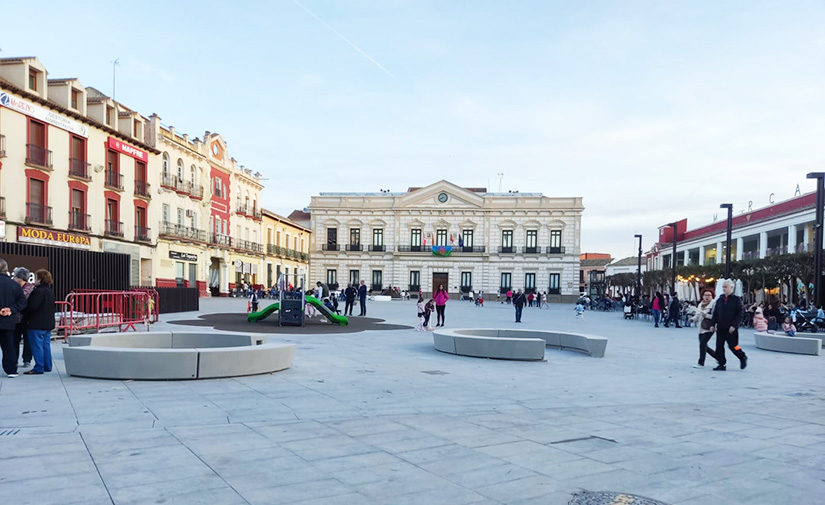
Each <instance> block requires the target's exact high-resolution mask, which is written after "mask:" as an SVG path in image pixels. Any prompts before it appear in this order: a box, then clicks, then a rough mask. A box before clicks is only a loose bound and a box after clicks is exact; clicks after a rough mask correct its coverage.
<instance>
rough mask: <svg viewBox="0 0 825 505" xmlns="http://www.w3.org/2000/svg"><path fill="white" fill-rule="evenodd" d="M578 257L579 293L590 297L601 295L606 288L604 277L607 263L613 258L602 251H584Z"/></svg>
mask: <svg viewBox="0 0 825 505" xmlns="http://www.w3.org/2000/svg"><path fill="white" fill-rule="evenodd" d="M579 259H580V260H581V263H580V264H579V294H586V295H587V296H589V297H591V298H598V297H600V296H603V295H604V294H605V291H606V288H607V286H606V284H605V279H604V278H605V275H606V272H607V265H608V264H609V263H610V262H611V261H613V258H612V257H611V256H610V255H609V254H604V253H584V254H582V255H581V256H580V257H579Z"/></svg>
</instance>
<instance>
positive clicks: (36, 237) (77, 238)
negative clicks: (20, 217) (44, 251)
mask: <svg viewBox="0 0 825 505" xmlns="http://www.w3.org/2000/svg"><path fill="white" fill-rule="evenodd" d="M17 241H18V242H28V243H30V244H41V245H56V246H60V247H73V248H75V249H91V248H92V239H90V238H89V237H87V236H85V235H75V234H74V233H65V232H62V231H52V230H41V229H38V228H28V227H26V226H18V227H17Z"/></svg>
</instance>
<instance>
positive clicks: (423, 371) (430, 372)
mask: <svg viewBox="0 0 825 505" xmlns="http://www.w3.org/2000/svg"><path fill="white" fill-rule="evenodd" d="M421 373H426V374H430V375H450V374H449V373H448V372H442V371H441V370H422V371H421Z"/></svg>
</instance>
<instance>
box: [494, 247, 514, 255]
mask: <svg viewBox="0 0 825 505" xmlns="http://www.w3.org/2000/svg"><path fill="white" fill-rule="evenodd" d="M498 252H499V254H515V253H516V248H515V247H513V246H499V248H498Z"/></svg>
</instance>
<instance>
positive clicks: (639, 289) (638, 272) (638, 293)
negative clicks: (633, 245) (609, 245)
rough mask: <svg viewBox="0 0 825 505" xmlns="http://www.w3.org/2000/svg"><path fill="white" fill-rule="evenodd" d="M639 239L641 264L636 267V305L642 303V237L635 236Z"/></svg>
mask: <svg viewBox="0 0 825 505" xmlns="http://www.w3.org/2000/svg"><path fill="white" fill-rule="evenodd" d="M634 237H636V238H637V239H639V264H638V265H637V266H636V303H639V302H641V301H642V236H641V235H634Z"/></svg>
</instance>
